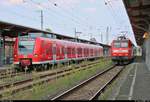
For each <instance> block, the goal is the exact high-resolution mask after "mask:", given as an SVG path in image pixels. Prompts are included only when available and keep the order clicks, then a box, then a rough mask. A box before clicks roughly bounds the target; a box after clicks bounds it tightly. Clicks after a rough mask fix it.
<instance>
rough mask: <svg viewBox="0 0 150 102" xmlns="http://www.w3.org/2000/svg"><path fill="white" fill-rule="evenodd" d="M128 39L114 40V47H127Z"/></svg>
mask: <svg viewBox="0 0 150 102" xmlns="http://www.w3.org/2000/svg"><path fill="white" fill-rule="evenodd" d="M127 47H128V41H123V42H122V41H114V48H127Z"/></svg>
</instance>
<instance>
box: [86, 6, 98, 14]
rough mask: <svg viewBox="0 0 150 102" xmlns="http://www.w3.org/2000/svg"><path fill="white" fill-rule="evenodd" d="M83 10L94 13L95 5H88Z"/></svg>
mask: <svg viewBox="0 0 150 102" xmlns="http://www.w3.org/2000/svg"><path fill="white" fill-rule="evenodd" d="M85 11H86V12H88V13H95V12H96V11H97V9H96V8H95V7H89V8H85Z"/></svg>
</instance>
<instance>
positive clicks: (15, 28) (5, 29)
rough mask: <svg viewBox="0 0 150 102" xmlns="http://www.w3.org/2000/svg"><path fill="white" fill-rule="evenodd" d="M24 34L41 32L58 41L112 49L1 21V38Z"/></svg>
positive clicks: (87, 41)
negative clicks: (62, 40) (76, 42)
mask: <svg viewBox="0 0 150 102" xmlns="http://www.w3.org/2000/svg"><path fill="white" fill-rule="evenodd" d="M22 32H24V34H26V33H28V32H30V33H40V32H41V33H45V34H51V35H52V36H55V37H54V38H57V39H64V40H70V41H78V42H82V43H91V44H99V45H100V46H105V47H110V46H109V45H106V44H101V43H98V42H93V41H89V40H84V39H80V38H78V39H77V38H74V37H70V36H66V35H62V34H58V33H54V32H48V31H45V30H40V29H36V28H31V27H27V26H22V25H18V24H13V23H9V22H4V21H0V35H1V36H8V37H17V36H18V34H20V33H21V34H22ZM22 36H23V35H22Z"/></svg>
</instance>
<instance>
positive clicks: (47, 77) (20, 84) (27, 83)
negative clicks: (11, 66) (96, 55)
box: [0, 61, 98, 97]
mask: <svg viewBox="0 0 150 102" xmlns="http://www.w3.org/2000/svg"><path fill="white" fill-rule="evenodd" d="M97 63H98V61H96V62H92V63H89V64H83V65H79V66H76V67H75V68H67V69H64V70H57V71H55V72H54V71H53V72H50V73H46V74H41V75H39V76H38V77H39V79H38V80H36V81H35V82H33V80H34V79H33V78H31V77H30V78H29V79H26V80H22V81H17V82H14V83H8V84H3V85H0V97H2V94H3V93H5V92H8V91H10V90H9V88H11V91H12V93H16V92H18V91H20V90H23V89H28V88H31V87H32V86H33V85H35V84H38V83H42V82H45V81H46V82H48V81H51V80H53V79H55V78H59V77H63V76H65V75H69V74H71V73H73V72H74V71H80V70H85V69H88V68H91V67H93V66H95V65H97ZM73 69H74V70H73ZM12 85H13V87H11V86H12ZM4 88H5V89H4ZM6 88H7V89H6Z"/></svg>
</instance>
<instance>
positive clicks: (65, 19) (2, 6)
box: [0, 0, 136, 44]
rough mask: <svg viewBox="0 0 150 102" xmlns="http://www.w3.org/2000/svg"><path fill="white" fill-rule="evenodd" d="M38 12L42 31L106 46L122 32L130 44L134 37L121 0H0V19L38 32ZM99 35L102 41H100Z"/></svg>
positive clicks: (39, 25) (39, 27)
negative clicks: (46, 30) (95, 41)
mask: <svg viewBox="0 0 150 102" xmlns="http://www.w3.org/2000/svg"><path fill="white" fill-rule="evenodd" d="M40 10H42V11H43V16H44V29H46V28H50V29H52V31H53V32H55V33H60V34H63V35H68V36H72V37H74V36H75V28H76V30H77V32H82V33H81V34H77V36H78V37H79V38H82V39H87V40H89V39H90V38H91V37H94V38H96V40H97V41H98V42H102V41H101V40H103V42H102V43H105V44H106V43H107V39H106V37H107V34H106V29H107V27H108V28H109V29H108V38H109V44H110V43H111V41H112V40H113V39H114V38H116V37H117V36H118V35H120V33H121V32H126V36H127V37H129V38H130V39H131V40H132V41H133V43H134V44H136V43H135V38H134V34H133V31H132V28H131V25H130V21H129V19H128V16H127V14H126V10H125V8H124V5H123V2H122V0H0V11H1V13H0V20H1V21H6V22H11V23H15V24H20V25H24V26H29V27H33V28H38V29H41V17H40ZM101 34H102V37H103V39H101Z"/></svg>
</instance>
